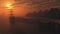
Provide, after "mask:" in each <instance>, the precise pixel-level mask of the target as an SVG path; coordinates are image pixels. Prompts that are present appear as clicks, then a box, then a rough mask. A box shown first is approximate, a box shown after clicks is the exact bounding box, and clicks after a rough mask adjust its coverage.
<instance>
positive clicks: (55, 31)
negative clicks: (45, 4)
mask: <svg viewBox="0 0 60 34" xmlns="http://www.w3.org/2000/svg"><path fill="white" fill-rule="evenodd" d="M59 19H60V9H58V8H51V9H49V10H45V11H44V12H42V11H41V10H40V11H37V12H33V13H28V14H27V15H26V17H16V22H19V23H29V24H33V26H34V32H32V33H31V34H60V24H59V22H56V21H57V20H59ZM28 33H29V31H28V32H22V31H21V29H20V28H15V30H14V34H28Z"/></svg>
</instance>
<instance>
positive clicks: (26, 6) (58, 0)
mask: <svg viewBox="0 0 60 34" xmlns="http://www.w3.org/2000/svg"><path fill="white" fill-rule="evenodd" d="M6 3H11V4H13V6H14V7H13V11H14V15H15V16H25V14H27V13H28V12H33V11H39V10H45V9H48V8H52V7H53V8H55V7H57V8H59V7H60V0H0V11H2V12H3V11H4V12H5V13H6V14H9V10H7V8H1V7H5V5H6ZM3 9H4V10H3Z"/></svg>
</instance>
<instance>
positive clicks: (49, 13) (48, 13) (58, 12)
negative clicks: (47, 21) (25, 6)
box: [26, 8, 60, 19]
mask: <svg viewBox="0 0 60 34" xmlns="http://www.w3.org/2000/svg"><path fill="white" fill-rule="evenodd" d="M26 16H27V17H46V18H52V19H60V9H58V8H51V9H49V10H45V11H44V12H42V11H36V12H33V13H28V14H27V15H26Z"/></svg>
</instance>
